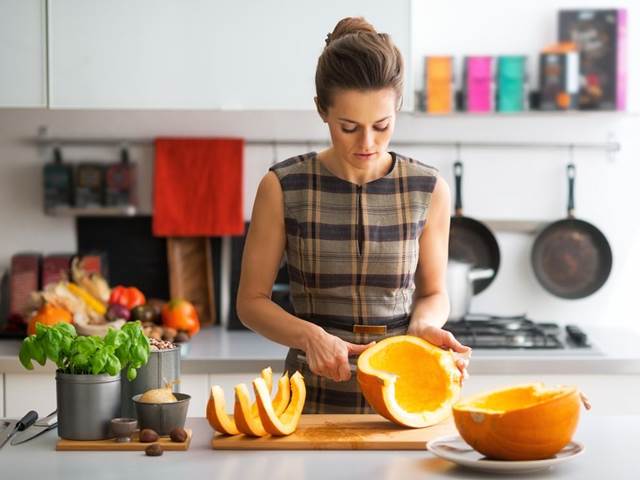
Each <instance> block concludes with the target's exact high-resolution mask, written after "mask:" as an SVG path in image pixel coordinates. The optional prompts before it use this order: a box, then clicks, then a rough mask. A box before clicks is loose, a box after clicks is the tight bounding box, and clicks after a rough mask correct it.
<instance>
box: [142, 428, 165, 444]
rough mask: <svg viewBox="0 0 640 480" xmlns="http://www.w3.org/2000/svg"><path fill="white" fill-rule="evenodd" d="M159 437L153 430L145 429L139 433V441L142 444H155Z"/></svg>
mask: <svg viewBox="0 0 640 480" xmlns="http://www.w3.org/2000/svg"><path fill="white" fill-rule="evenodd" d="M159 438H160V436H159V435H158V434H157V433H156V432H155V430H151V429H150V428H145V429H144V430H142V431H141V432H140V441H141V442H142V443H151V442H157V441H158V439H159Z"/></svg>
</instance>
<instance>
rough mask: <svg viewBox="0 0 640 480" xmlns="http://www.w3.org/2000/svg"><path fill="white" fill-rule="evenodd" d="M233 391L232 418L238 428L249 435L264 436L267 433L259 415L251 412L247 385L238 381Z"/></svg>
mask: <svg viewBox="0 0 640 480" xmlns="http://www.w3.org/2000/svg"><path fill="white" fill-rule="evenodd" d="M265 388H266V387H265ZM235 392H236V402H235V405H234V408H233V418H234V420H235V421H236V426H237V427H238V430H239V431H240V432H241V433H244V434H245V435H249V436H251V437H264V436H265V435H267V432H266V430H265V429H264V427H263V426H262V421H261V420H260V415H253V413H251V410H252V409H251V406H252V405H251V397H250V395H249V389H248V388H247V386H246V385H245V384H244V383H240V384H238V385H236V387H235Z"/></svg>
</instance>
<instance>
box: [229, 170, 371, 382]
mask: <svg viewBox="0 0 640 480" xmlns="http://www.w3.org/2000/svg"><path fill="white" fill-rule="evenodd" d="M285 242H286V232H285V225H284V202H283V193H282V188H281V187H280V182H279V181H278V177H277V176H276V174H275V173H273V172H269V173H267V174H266V175H265V176H264V178H263V179H262V181H261V182H260V186H259V187H258V192H257V194H256V200H255V204H254V207H253V213H252V215H251V224H250V226H249V232H248V233H247V238H246V241H245V245H244V252H243V255H242V272H241V275H240V286H239V288H238V296H237V299H236V310H237V312H238V317H239V318H240V320H241V321H242V323H243V324H244V325H246V326H247V327H248V328H250V329H251V330H253V331H255V332H258V333H260V334H261V335H263V336H265V337H267V338H268V339H270V340H273V341H274V342H277V343H280V344H282V345H286V346H288V347H292V348H297V349H300V350H303V351H304V352H305V353H306V356H307V361H308V363H309V368H310V369H311V371H312V372H313V373H315V374H317V375H323V376H325V377H329V378H332V379H333V380H335V381H341V380H348V379H349V378H350V376H351V372H350V369H349V363H348V357H349V355H353V354H358V353H360V352H361V351H363V350H364V349H366V348H367V346H368V345H354V344H351V343H348V342H345V341H343V340H341V339H340V338H338V337H336V336H334V335H330V334H328V333H327V332H325V331H324V330H323V329H322V328H321V327H319V326H317V325H315V324H313V323H311V322H308V321H306V320H302V319H301V318H298V317H296V316H294V315H291V314H289V313H288V312H286V311H285V310H284V309H282V308H281V307H280V306H279V305H277V304H276V303H274V302H273V301H271V290H272V289H273V282H274V281H275V278H276V275H277V273H278V269H279V267H280V260H281V259H282V255H283V253H284V249H285Z"/></svg>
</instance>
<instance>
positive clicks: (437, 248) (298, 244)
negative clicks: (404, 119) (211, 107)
mask: <svg viewBox="0 0 640 480" xmlns="http://www.w3.org/2000/svg"><path fill="white" fill-rule="evenodd" d="M402 84H403V62H402V56H401V54H400V51H399V50H398V49H397V47H396V46H395V45H394V44H393V42H392V41H391V39H390V38H389V36H388V35H387V34H384V33H381V34H379V33H377V32H376V30H375V29H374V28H373V27H372V26H371V25H370V24H369V23H367V22H366V21H365V20H364V19H362V18H345V19H343V20H341V21H340V22H339V23H338V24H337V25H336V27H335V29H334V30H333V32H332V33H331V34H329V35H328V36H327V39H326V47H325V49H324V51H323V53H322V54H321V55H320V58H319V60H318V65H317V70H316V93H317V96H316V98H315V103H316V107H317V110H318V113H319V114H320V117H321V118H322V120H323V121H324V122H325V123H326V124H327V125H328V127H329V131H330V134H331V146H330V147H329V148H327V149H326V150H323V151H321V152H319V153H315V152H309V153H306V154H303V155H299V156H297V157H294V158H290V159H288V160H285V161H283V162H280V163H278V164H276V165H274V166H273V167H271V169H270V171H269V172H268V173H267V174H266V175H265V176H264V178H263V179H262V181H261V183H260V186H259V187H258V192H257V195H256V200H255V204H254V209H253V214H252V219H251V226H250V228H249V232H248V234H247V239H246V243H245V250H244V255H243V261H242V274H241V280H240V287H239V291H238V296H237V311H238V314H239V317H240V319H241V321H242V322H243V323H244V324H245V325H246V326H247V327H249V328H250V329H252V330H254V331H256V332H258V333H260V334H262V335H264V336H265V337H267V338H269V339H271V340H273V341H275V342H278V343H281V344H284V345H287V346H289V347H290V350H289V354H288V355H287V359H286V362H285V369H286V370H288V371H289V372H293V371H295V370H300V371H301V373H302V374H303V375H304V377H305V383H306V386H307V401H306V404H305V412H306V413H370V412H371V409H370V407H369V406H368V405H367V403H366V401H365V400H364V398H363V396H362V394H361V393H360V391H359V388H358V384H357V381H356V378H355V375H352V374H351V370H352V368H351V367H350V361H349V357H351V362H352V363H353V362H355V357H356V356H357V355H359V354H360V353H362V352H363V351H364V350H365V349H367V348H368V347H369V346H370V345H372V343H373V342H375V341H376V340H380V339H382V338H385V337H388V336H392V335H400V334H406V333H408V334H410V335H416V336H418V337H422V338H424V339H426V340H428V341H430V342H431V343H433V344H436V345H440V346H442V347H443V348H451V349H453V350H454V351H456V352H460V353H465V352H468V351H470V349H469V348H468V347H465V346H463V345H461V344H460V343H459V342H458V341H457V340H456V339H455V338H454V337H453V336H452V335H451V334H450V333H449V332H447V331H445V330H442V329H441V327H442V325H443V324H444V323H445V321H446V319H447V316H448V314H449V300H448V296H447V293H446V289H445V272H446V264H447V255H448V251H447V249H448V239H449V221H450V213H449V202H450V198H449V188H448V186H447V184H446V182H445V181H444V180H443V179H442V178H439V177H438V176H437V172H436V170H435V169H434V168H432V167H428V166H426V165H423V164H421V163H418V162H416V161H415V160H412V159H409V158H407V157H404V156H402V155H400V154H397V153H394V152H389V151H387V147H388V145H389V142H390V140H391V136H392V134H393V130H394V125H395V119H396V112H397V111H398V109H399V107H400V105H401V101H402V97H401V95H402ZM283 254H285V255H286V260H287V263H288V270H289V276H290V287H291V300H292V303H293V306H294V310H295V315H290V314H288V313H287V312H285V311H284V310H283V309H282V308H280V307H279V306H278V305H276V304H275V303H274V302H272V301H271V290H272V287H273V282H274V280H275V277H276V274H277V271H278V268H279V265H280V260H281V258H282V256H283ZM352 363H351V365H352ZM466 366H467V365H466V360H464V359H460V360H458V368H459V369H460V370H461V371H462V373H463V377H464V376H466Z"/></svg>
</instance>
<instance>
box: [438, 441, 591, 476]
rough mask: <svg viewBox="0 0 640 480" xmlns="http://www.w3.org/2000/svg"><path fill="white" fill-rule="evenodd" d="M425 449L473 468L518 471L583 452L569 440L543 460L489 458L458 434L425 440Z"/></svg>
mask: <svg viewBox="0 0 640 480" xmlns="http://www.w3.org/2000/svg"><path fill="white" fill-rule="evenodd" d="M427 450H429V451H430V452H431V453H433V454H434V455H436V456H438V457H440V458H444V459H446V460H449V461H451V462H454V463H457V464H458V465H462V466H464V467H468V468H473V469H474V470H481V471H484V472H492V473H518V472H532V471H534V470H542V469H545V468H549V467H552V466H554V465H558V464H560V463H564V462H567V461H569V460H571V459H573V458H575V457H577V456H578V455H580V454H581V453H582V452H584V446H583V445H582V444H581V443H578V442H569V443H568V444H567V446H565V447H564V448H563V449H562V450H560V451H559V452H558V453H557V454H556V455H555V456H554V457H552V458H547V459H544V460H490V459H488V458H487V457H485V456H484V455H482V454H481V453H479V452H476V451H475V450H474V449H473V448H471V447H470V446H469V445H468V444H467V443H466V442H465V441H464V440H463V439H462V438H460V436H458V435H448V436H446V437H439V438H434V439H433V440H430V441H429V442H427Z"/></svg>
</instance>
